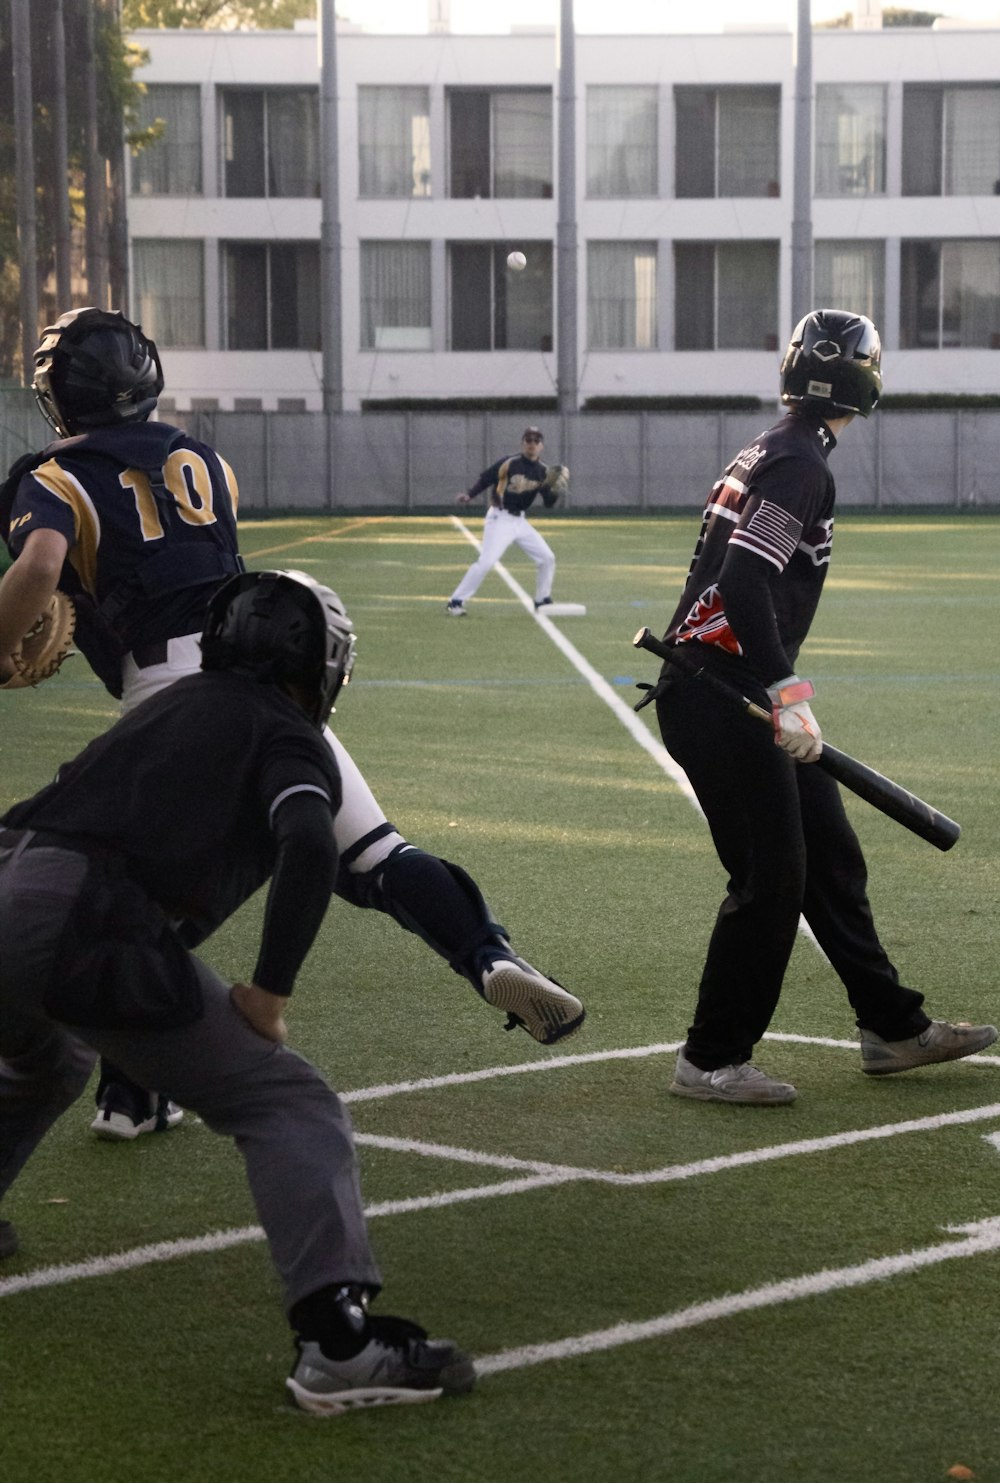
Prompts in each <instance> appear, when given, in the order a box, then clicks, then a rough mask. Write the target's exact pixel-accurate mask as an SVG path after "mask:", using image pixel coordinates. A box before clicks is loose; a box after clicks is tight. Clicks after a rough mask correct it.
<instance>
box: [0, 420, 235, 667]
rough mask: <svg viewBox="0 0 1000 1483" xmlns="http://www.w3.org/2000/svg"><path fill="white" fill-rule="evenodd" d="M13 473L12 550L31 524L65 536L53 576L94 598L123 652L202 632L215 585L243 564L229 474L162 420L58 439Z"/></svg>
mask: <svg viewBox="0 0 1000 1483" xmlns="http://www.w3.org/2000/svg"><path fill="white" fill-rule="evenodd" d="M12 472H14V473H17V472H20V478H19V480H18V482H17V485H16V489H15V490H14V493H13V500H12V503H11V506H10V519H9V526H8V535H7V544H8V546H9V548H10V551H11V554H12V555H14V556H15V557H16V556H18V555H19V554H20V552H21V550H22V549H23V546H24V543H25V541H26V540H27V539H28V537H29V536H30V535H31V533H32V531H35V530H56V531H59V532H60V533H61V534H62V535H63V536H65V538H66V540H67V542H68V544H69V556H68V561H67V564H66V568H65V569H64V572H63V577H62V578H61V579H60V583H59V585H60V586H61V587H62V588H63V589H64V590H66V591H68V592H70V594H71V595H78V594H79V593H81V592H82V593H85V594H87V595H88V596H89V597H90V598H91V599H92V600H93V602H94V604H95V605H96V608H97V612H98V613H99V614H100V617H101V620H102V622H103V623H104V624H105V625H107V626H109V627H110V628H111V629H112V630H113V631H114V634H115V636H116V638H117V640H118V642H119V644H120V646H121V648H122V649H123V650H124V651H128V650H132V649H136V648H138V647H140V646H141V645H146V644H154V643H161V642H162V641H163V640H165V639H169V638H175V637H177V636H178V635H180V634H186V633H198V632H200V631H201V628H202V626H203V620H204V612H205V605H206V603H207V602H208V599H209V597H210V596H211V594H212V592H213V591H214V589H215V588H216V587H217V586H218V585H219V583H220V582H221V581H223V580H224V579H225V578H226V577H227V576H231V575H232V574H233V573H234V572H236V571H238V570H240V562H239V556H238V552H237V540H236V506H237V501H238V497H239V494H238V489H237V485H236V478H235V475H234V474H233V471H232V469H231V468H230V467H229V465H228V464H227V463H226V462H225V460H224V459H222V458H220V456H219V455H218V453H216V452H215V450H214V449H212V448H209V447H208V446H207V444H205V443H200V442H198V441H197V440H196V439H195V438H191V437H189V436H188V435H187V434H186V433H184V432H182V431H180V429H178V428H175V427H171V426H170V425H169V424H167V423H162V422H144V423H138V424H136V425H135V426H133V427H115V428H98V429H97V430H95V431H94V432H90V433H84V434H81V435H79V436H77V437H73V438H65V439H63V440H61V441H60V442H57V443H51V444H50V445H49V446H48V447H47V448H45V449H43V450H42V452H41V453H40V454H38V455H36V456H34V457H33V458H31V459H26V460H22V463H21V465H19V466H15V470H14V471H12ZM80 647H81V648H83V650H84V653H86V652H87V649H86V644H85V642H81V643H80Z"/></svg>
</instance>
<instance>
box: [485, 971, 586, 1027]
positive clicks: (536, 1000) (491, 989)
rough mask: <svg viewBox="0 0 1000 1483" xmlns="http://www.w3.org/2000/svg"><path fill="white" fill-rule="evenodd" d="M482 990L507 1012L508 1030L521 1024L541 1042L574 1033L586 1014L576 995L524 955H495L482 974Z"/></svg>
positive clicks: (489, 1001)
mask: <svg viewBox="0 0 1000 1483" xmlns="http://www.w3.org/2000/svg"><path fill="white" fill-rule="evenodd" d="M480 993H481V994H482V996H483V998H484V999H485V1000H486V1002H487V1004H492V1005H493V1006H494V1007H495V1008H496V1009H505V1010H506V1011H507V1015H508V1021H507V1029H508V1030H513V1029H516V1028H517V1027H518V1026H520V1028H521V1029H522V1030H527V1032H528V1034H529V1035H530V1036H531V1037H532V1039H533V1040H537V1041H538V1042H539V1044H540V1045H554V1044H555V1043H556V1041H557V1040H565V1039H566V1037H567V1036H568V1035H573V1034H575V1032H576V1031H577V1030H579V1028H580V1026H581V1025H582V1024H583V1021H584V1017H585V1013H586V1011H585V1010H584V1007H583V1005H582V1004H581V1003H580V1001H579V999H577V998H576V996H575V995H573V994H571V993H569V991H568V990H567V989H564V988H563V986H562V984H558V983H556V981H555V979H553V978H546V977H545V975H544V973H539V971H538V969H537V968H532V966H531V964H530V963H526V962H525V961H524V959H523V958H495V959H494V960H493V962H492V964H491V965H490V967H489V968H487V969H486V971H485V972H484V974H483V976H482V987H481V989H480Z"/></svg>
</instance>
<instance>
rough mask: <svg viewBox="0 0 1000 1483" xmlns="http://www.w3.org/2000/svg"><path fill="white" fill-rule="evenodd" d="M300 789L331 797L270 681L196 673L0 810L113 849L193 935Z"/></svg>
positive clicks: (237, 899) (254, 868)
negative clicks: (44, 782) (40, 786)
mask: <svg viewBox="0 0 1000 1483" xmlns="http://www.w3.org/2000/svg"><path fill="white" fill-rule="evenodd" d="M300 794H306V795H309V796H310V797H315V799H316V803H317V806H318V807H320V808H323V809H328V810H329V812H330V814H331V819H332V816H333V815H334V814H335V813H336V811H337V809H338V808H339V807H340V802H341V782H340V774H339V772H338V769H337V764H336V762H335V761H334V757H333V753H332V751H331V749H330V747H329V746H328V745H327V743H326V741H325V740H324V737H323V735H322V733H321V732H320V731H319V730H318V728H317V727H315V726H313V725H312V724H311V723H310V722H309V721H308V720H307V719H306V717H305V716H304V714H303V713H302V711H301V710H300V709H299V707H298V706H297V705H296V704H295V703H294V702H293V701H292V700H291V699H290V698H289V697H288V696H287V695H286V694H285V693H284V692H283V691H282V690H280V689H279V688H278V687H277V686H275V685H267V684H259V683H258V682H257V681H256V680H253V679H251V678H249V677H246V676H243V675H238V674H234V673H232V672H228V671H227V672H210V673H201V674H197V675H189V676H188V677H187V678H185V679H182V680H177V681H176V682H175V683H174V684H173V685H170V686H168V687H167V689H166V690H163V691H161V692H160V693H159V694H157V695H153V696H150V697H149V698H148V699H147V700H144V701H143V703H142V705H140V706H136V708H135V709H134V710H133V711H131V712H129V713H128V714H127V715H126V716H123V717H122V719H121V720H120V721H118V722H116V724H115V725H114V726H112V727H111V728H110V730H108V731H106V732H105V733H104V734H103V735H102V736H99V737H97V738H96V739H95V740H94V741H92V742H91V743H90V744H89V746H87V747H86V748H85V749H84V750H83V751H82V752H81V753H80V754H79V756H78V757H76V758H74V760H73V761H72V762H68V763H66V764H65V765H64V766H63V767H62V768H60V770H59V773H58V775H57V777H56V780H55V781H54V782H53V783H50V784H49V785H48V787H46V788H43V789H42V790H41V792H39V793H36V794H35V796H34V797H33V798H29V799H27V800H26V801H25V802H23V803H17V804H15V805H14V807H13V808H12V809H10V810H8V812H7V814H6V815H5V816H4V818H3V821H2V822H3V823H4V824H6V825H8V826H9V827H11V828H15V829H41V830H50V831H52V832H54V833H56V834H65V835H69V836H72V837H73V838H75V839H77V840H82V841H89V842H92V843H93V844H96V845H99V846H106V847H107V848H109V849H111V850H114V851H116V852H118V853H119V854H121V855H123V856H124V857H125V860H126V862H127V866H128V871H129V874H130V875H131V876H132V878H133V879H134V880H136V881H138V882H139V884H140V885H142V886H143V887H144V889H145V890H146V891H147V892H148V893H149V895H150V896H151V897H152V898H153V900H154V901H156V902H158V903H159V905H160V906H162V907H163V908H164V910H165V911H166V912H167V913H168V914H169V915H170V916H171V917H174V918H178V919H183V920H184V921H185V922H186V923H188V924H190V925H191V926H192V928H193V929H195V930H193V931H191V932H190V933H189V938H190V940H201V938H203V937H205V936H207V935H208V934H209V932H211V931H213V930H214V929H215V928H216V927H217V926H219V924H220V923H222V922H224V921H225V920H226V918H227V917H229V916H230V915H231V914H232V913H233V912H234V911H235V910H236V909H237V907H239V906H240V905H242V903H243V902H244V901H246V900H247V899H248V898H249V897H250V896H251V895H252V894H253V892H254V891H256V890H257V889H258V887H259V886H261V885H263V883H264V882H265V881H266V880H267V879H268V878H269V877H270V875H271V874H272V872H273V871H274V868H275V861H276V846H275V840H274V836H273V833H272V822H273V818H274V815H275V813H276V812H277V811H278V810H279V809H280V807H281V805H282V803H284V802H285V801H286V800H288V799H290V798H292V797H293V796H296V797H297V796H298V795H300ZM331 828H332V825H331ZM283 925H284V924H280V923H279V924H275V930H278V931H280V930H281V928H282V926H283ZM296 966H297V965H296ZM275 977H276V980H278V981H280V980H281V979H282V975H281V974H280V973H278V974H276V975H275Z"/></svg>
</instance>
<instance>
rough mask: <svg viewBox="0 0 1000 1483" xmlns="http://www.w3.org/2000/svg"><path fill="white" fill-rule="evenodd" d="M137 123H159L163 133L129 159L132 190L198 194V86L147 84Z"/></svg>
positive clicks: (152, 193) (150, 193) (136, 192)
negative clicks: (130, 161)
mask: <svg viewBox="0 0 1000 1483" xmlns="http://www.w3.org/2000/svg"><path fill="white" fill-rule="evenodd" d="M139 124H140V126H141V127H142V128H149V127H150V126H151V125H152V124H161V125H162V133H161V134H160V136H159V138H158V139H156V140H154V142H153V143H152V144H150V145H147V147H146V148H145V149H141V150H140V151H139V153H138V154H137V155H135V156H134V158H133V160H132V194H133V195H136V196H199V195H201V90H200V88H197V87H187V86H172V85H171V86H166V85H164V84H157V83H149V84H147V87H146V91H145V92H144V93H143V95H142V98H141V100H140V103H139Z"/></svg>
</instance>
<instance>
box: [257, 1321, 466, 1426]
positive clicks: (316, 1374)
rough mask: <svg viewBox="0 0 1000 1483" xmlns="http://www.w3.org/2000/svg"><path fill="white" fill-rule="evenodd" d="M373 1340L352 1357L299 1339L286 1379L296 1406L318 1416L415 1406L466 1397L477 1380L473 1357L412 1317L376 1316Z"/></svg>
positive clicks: (371, 1331) (371, 1327)
mask: <svg viewBox="0 0 1000 1483" xmlns="http://www.w3.org/2000/svg"><path fill="white" fill-rule="evenodd" d="M368 1335H369V1338H368V1342H367V1344H366V1345H365V1346H364V1348H363V1349H362V1350H361V1351H360V1353H359V1354H355V1355H353V1356H352V1357H351V1358H350V1359H330V1358H328V1356H327V1355H325V1354H324V1353H323V1351H322V1349H321V1348H320V1346H319V1345H318V1344H317V1343H315V1342H314V1341H313V1340H302V1339H299V1340H297V1341H296V1342H297V1344H298V1351H299V1352H298V1358H297V1359H296V1362H295V1366H294V1368H293V1370H292V1373H291V1375H289V1377H288V1379H287V1380H286V1381H285V1384H286V1385H287V1387H288V1389H289V1390H290V1391H291V1393H292V1396H293V1398H294V1400H295V1404H296V1405H297V1406H298V1407H300V1409H301V1410H303V1411H311V1412H312V1413H313V1414H314V1415H316V1416H342V1415H343V1414H344V1412H345V1411H354V1410H360V1409H361V1408H363V1407H367V1406H406V1405H409V1406H413V1405H419V1404H421V1403H422V1402H424V1401H436V1400H437V1399H438V1397H439V1396H442V1395H466V1394H468V1392H469V1391H470V1390H472V1388H473V1386H474V1385H475V1383H476V1369H475V1365H474V1364H473V1362H472V1359H471V1357H470V1356H469V1355H468V1354H465V1353H464V1352H463V1351H462V1350H461V1349H459V1347H458V1345H457V1344H453V1343H452V1341H451V1340H450V1339H429V1338H428V1337H427V1334H426V1332H425V1331H424V1330H423V1329H422V1328H419V1327H418V1326H417V1324H415V1323H410V1321H409V1319H406V1318H389V1317H385V1318H370V1319H369V1320H368Z"/></svg>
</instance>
